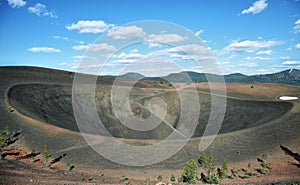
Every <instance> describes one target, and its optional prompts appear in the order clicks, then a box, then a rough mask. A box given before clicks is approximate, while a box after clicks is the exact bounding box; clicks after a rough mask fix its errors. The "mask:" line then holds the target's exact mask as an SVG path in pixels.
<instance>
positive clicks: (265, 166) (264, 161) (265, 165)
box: [256, 154, 272, 174]
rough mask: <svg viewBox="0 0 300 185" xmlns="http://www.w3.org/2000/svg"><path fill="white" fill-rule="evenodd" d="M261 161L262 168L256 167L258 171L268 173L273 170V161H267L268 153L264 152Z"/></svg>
mask: <svg viewBox="0 0 300 185" xmlns="http://www.w3.org/2000/svg"><path fill="white" fill-rule="evenodd" d="M259 162H260V166H261V168H258V169H256V171H257V172H258V173H261V174H267V173H270V172H271V171H272V163H267V154H263V155H262V156H261V159H260V160H259Z"/></svg>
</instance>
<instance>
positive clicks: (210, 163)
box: [204, 157, 220, 184]
mask: <svg viewBox="0 0 300 185" xmlns="http://www.w3.org/2000/svg"><path fill="white" fill-rule="evenodd" d="M204 169H205V171H206V181H207V183H210V184H218V183H220V179H219V177H218V175H217V174H216V173H215V169H216V166H215V161H214V158H213V157H209V158H208V159H207V161H206V165H205V167H204Z"/></svg>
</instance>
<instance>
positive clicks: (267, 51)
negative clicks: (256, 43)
mask: <svg viewBox="0 0 300 185" xmlns="http://www.w3.org/2000/svg"><path fill="white" fill-rule="evenodd" d="M272 52H273V51H272V50H264V51H259V52H257V53H256V55H271V54H272Z"/></svg>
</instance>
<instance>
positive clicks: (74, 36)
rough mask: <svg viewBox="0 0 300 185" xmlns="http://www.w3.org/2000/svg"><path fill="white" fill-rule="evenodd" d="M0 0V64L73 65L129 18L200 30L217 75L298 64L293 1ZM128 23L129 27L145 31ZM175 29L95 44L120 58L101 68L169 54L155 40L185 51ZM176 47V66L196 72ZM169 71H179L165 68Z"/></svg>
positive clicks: (299, 41) (298, 20) (298, 17)
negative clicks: (123, 45)
mask: <svg viewBox="0 0 300 185" xmlns="http://www.w3.org/2000/svg"><path fill="white" fill-rule="evenodd" d="M0 4H1V5H0V14H1V15H0V51H1V55H0V65H1V66H11V65H26V66H41V67H49V68H56V69H63V70H68V71H77V70H78V69H79V62H80V60H81V59H83V58H84V57H83V55H84V54H85V52H86V51H87V49H88V47H89V46H92V45H91V43H93V42H94V41H95V40H96V39H98V38H99V37H101V36H103V35H107V34H109V32H110V31H111V30H115V29H116V28H118V27H119V26H122V25H124V24H128V23H131V22H135V21H143V20H161V21H168V22H172V23H175V24H178V25H180V26H183V27H185V28H186V29H188V30H190V31H191V32H192V33H194V34H195V36H196V37H199V38H200V39H201V40H202V41H203V42H204V43H205V45H206V46H207V48H209V49H210V50H211V52H212V54H213V56H214V57H215V62H216V63H217V64H218V65H219V67H220V70H221V72H222V73H223V74H229V73H236V72H240V73H244V74H249V75H251V74H260V73H273V72H278V71H282V70H285V69H289V68H298V69H299V68H300V1H299V0H280V1H279V0H226V1H225V0H223V1H221V0H210V1H204V0H200V1H199V0H193V1H192V0H190V1H174V0H173V1H168V0H166V1H158V0H152V1H147V2H146V1H133V0H131V1H129V0H124V1H117V0H110V1H99V0H86V1H82V0H80V1H79V0H72V1H67V0H65V1H58V0H51V1H50V0H49V1H47V0H40V1H35V0H33V1H29V0H0ZM130 28H132V30H130V31H131V32H130V31H129V32H130V33H129V34H139V33H143V31H141V30H139V29H137V28H134V27H133V26H131V27H130ZM128 29H129V27H128ZM127 31H128V30H127ZM139 31H141V32H139ZM125 32H126V31H125ZM123 33H124V32H123ZM115 36H116V35H115ZM118 36H119V38H120V35H118ZM181 36H182V35H180V34H178V33H177V34H172V33H168V34H163V33H161V34H156V35H152V37H151V39H152V41H153V40H154V41H155V42H151V43H150V42H149V45H147V47H148V48H146V46H143V47H145V48H142V47H141V46H139V47H138V48H129V49H128V48H127V49H124V50H123V51H116V50H115V48H114V46H113V45H112V44H111V45H109V44H108V45H107V44H106V45H105V43H102V45H98V46H99V47H102V49H103V48H105V51H106V52H107V51H110V52H111V55H110V56H113V57H112V58H113V59H111V61H112V62H113V60H119V63H118V65H108V66H107V68H106V70H104V74H117V73H118V70H120V68H122V67H123V68H124V66H126V65H128V64H129V63H130V64H132V63H134V62H135V61H136V60H144V63H145V64H146V65H149V66H150V65H151V64H150V63H151V61H150V60H147V59H145V56H149V55H148V54H149V53H155V52H157V53H159V52H160V53H163V51H164V52H167V54H170V51H172V54H174V51H173V50H172V49H174V48H168V49H167V48H165V47H164V46H163V45H161V44H159V42H160V41H167V42H170V43H175V42H177V41H178V42H177V43H176V44H177V47H179V48H185V49H189V50H190V49H191V46H192V45H190V47H188V46H186V45H184V43H182V45H180V42H181V40H180V38H182V37H181ZM166 37H168V38H166ZM115 38H117V36H116V37H115ZM147 38H148V39H149V38H150V36H149V35H148V36H147ZM117 39H118V38H117ZM172 39H173V40H172ZM168 40H170V41H168ZM98 44H99V43H98ZM151 44H152V45H151ZM193 47H194V48H192V49H194V50H195V48H197V46H193ZM102 51H103V50H102ZM147 53H148V54H147ZM176 54H177V55H176V64H178V65H179V66H180V70H193V71H197V72H201V71H202V69H201V67H198V68H197V67H193V66H192V65H191V63H189V62H186V61H187V60H185V59H183V56H182V55H178V53H176ZM168 56H171V55H168ZM172 56H174V55H172ZM120 59H122V61H121V62H120ZM169 59H170V58H169ZM166 60H167V59H166ZM162 63H163V62H162ZM160 65H163V64H160ZM172 72H177V71H169V73H172Z"/></svg>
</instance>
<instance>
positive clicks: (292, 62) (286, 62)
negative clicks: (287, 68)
mask: <svg viewBox="0 0 300 185" xmlns="http://www.w3.org/2000/svg"><path fill="white" fill-rule="evenodd" d="M282 64H283V65H299V64H300V61H294V60H287V61H285V62H283V63H282Z"/></svg>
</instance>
